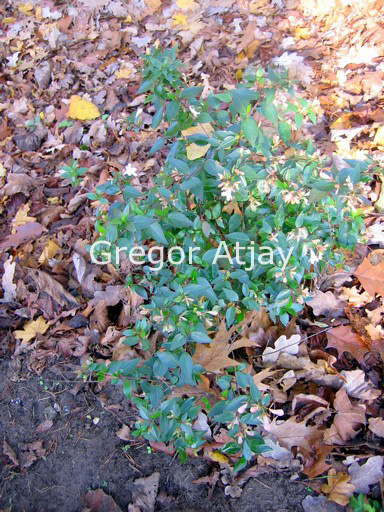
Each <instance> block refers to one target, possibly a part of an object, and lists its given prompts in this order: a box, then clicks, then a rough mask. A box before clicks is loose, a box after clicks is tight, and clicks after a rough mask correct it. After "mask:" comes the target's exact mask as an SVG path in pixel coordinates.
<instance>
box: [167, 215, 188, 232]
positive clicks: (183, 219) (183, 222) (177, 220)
mask: <svg viewBox="0 0 384 512" xmlns="http://www.w3.org/2000/svg"><path fill="white" fill-rule="evenodd" d="M167 220H168V222H169V224H170V225H171V226H173V227H175V228H193V222H192V221H191V220H190V219H188V217H187V216H186V215H184V213H181V212H171V213H170V214H169V215H168V217H167Z"/></svg>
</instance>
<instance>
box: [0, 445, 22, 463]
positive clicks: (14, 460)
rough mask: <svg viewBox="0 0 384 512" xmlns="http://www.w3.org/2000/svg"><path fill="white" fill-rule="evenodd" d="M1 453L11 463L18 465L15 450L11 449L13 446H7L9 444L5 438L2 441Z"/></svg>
mask: <svg viewBox="0 0 384 512" xmlns="http://www.w3.org/2000/svg"><path fill="white" fill-rule="evenodd" d="M3 453H4V455H6V456H7V457H8V458H9V460H10V461H11V462H12V464H14V465H15V466H18V465H19V461H18V459H17V455H16V453H15V451H14V450H13V448H11V447H10V446H9V444H8V443H7V441H5V440H4V441H3Z"/></svg>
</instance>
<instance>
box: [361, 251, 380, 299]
mask: <svg viewBox="0 0 384 512" xmlns="http://www.w3.org/2000/svg"><path fill="white" fill-rule="evenodd" d="M355 276H356V277H357V279H358V280H359V281H360V283H361V285H362V287H363V288H364V290H365V291H367V292H368V293H369V294H370V295H372V296H373V297H374V296H375V294H376V293H377V294H378V295H381V296H382V297H383V296H384V261H381V262H380V263H379V264H378V265H372V263H371V262H370V260H369V258H365V259H364V261H363V262H362V263H361V264H360V265H359V266H358V267H357V269H356V270H355Z"/></svg>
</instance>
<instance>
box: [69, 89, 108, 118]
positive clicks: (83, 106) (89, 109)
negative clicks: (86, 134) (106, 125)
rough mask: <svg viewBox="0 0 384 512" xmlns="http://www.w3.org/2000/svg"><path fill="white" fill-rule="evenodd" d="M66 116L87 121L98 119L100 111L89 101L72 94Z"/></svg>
mask: <svg viewBox="0 0 384 512" xmlns="http://www.w3.org/2000/svg"><path fill="white" fill-rule="evenodd" d="M67 116H68V117H70V118H72V119H79V120H80V121H88V120H92V119H97V118H98V117H100V111H99V109H98V108H97V107H96V105H94V104H93V103H92V102H91V101H87V100H85V99H84V98H82V97H81V96H78V95H77V94H74V95H73V96H71V99H70V103H69V110H68V113H67Z"/></svg>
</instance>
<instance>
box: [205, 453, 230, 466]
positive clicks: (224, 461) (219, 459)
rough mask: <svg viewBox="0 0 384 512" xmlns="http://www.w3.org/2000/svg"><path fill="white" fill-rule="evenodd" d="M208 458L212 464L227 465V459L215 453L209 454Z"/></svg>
mask: <svg viewBox="0 0 384 512" xmlns="http://www.w3.org/2000/svg"><path fill="white" fill-rule="evenodd" d="M208 457H209V458H210V459H211V460H213V461H214V462H219V463H220V464H228V462H229V459H228V457H226V456H225V455H223V454H222V453H220V452H217V451H212V452H209V453H208Z"/></svg>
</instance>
